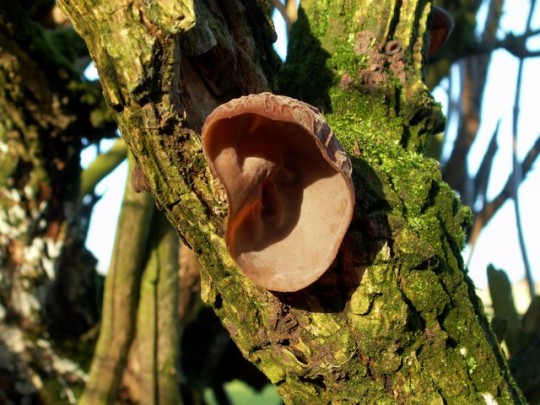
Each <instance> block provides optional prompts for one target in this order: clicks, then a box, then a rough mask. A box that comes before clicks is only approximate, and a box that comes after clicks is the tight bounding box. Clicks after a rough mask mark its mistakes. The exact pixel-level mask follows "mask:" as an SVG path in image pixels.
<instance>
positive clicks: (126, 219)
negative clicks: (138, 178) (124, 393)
mask: <svg viewBox="0 0 540 405" xmlns="http://www.w3.org/2000/svg"><path fill="white" fill-rule="evenodd" d="M154 210H155V209H154V206H153V201H152V198H151V196H149V195H147V194H136V193H135V192H134V191H133V190H131V185H130V184H129V182H128V184H127V185H126V190H125V193H124V200H123V205H122V210H121V212H120V218H119V219H118V226H117V237H116V240H115V245H114V250H113V257H112V261H111V265H110V268H109V273H108V276H107V281H106V284H105V293H104V297H103V315H102V320H101V327H100V335H99V340H98V343H97V346H96V350H95V353H94V357H93V361H92V367H91V369H90V375H89V380H88V384H87V386H86V389H85V391H84V395H83V396H82V398H81V401H80V403H81V404H101V403H109V402H113V401H114V400H115V399H116V397H117V394H118V390H119V387H120V382H121V379H122V375H123V371H124V368H125V366H126V362H127V358H128V353H129V349H130V347H131V344H132V342H133V339H134V337H135V333H136V319H137V312H138V304H139V296H140V295H139V289H140V283H141V277H142V273H143V269H144V267H145V260H146V255H147V252H148V251H149V248H147V245H148V238H149V229H150V224H151V222H152V214H153V213H154Z"/></svg>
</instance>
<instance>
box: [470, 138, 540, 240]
mask: <svg viewBox="0 0 540 405" xmlns="http://www.w3.org/2000/svg"><path fill="white" fill-rule="evenodd" d="M538 155H540V134H539V136H538V138H537V139H536V141H535V143H534V145H533V146H532V147H531V149H530V150H529V152H528V153H527V156H525V159H523V162H522V163H521V174H522V179H523V180H524V179H525V178H526V176H527V174H528V173H529V171H530V170H531V168H532V165H533V164H534V162H535V161H536V159H537V158H538ZM513 179H514V174H513V173H511V174H510V175H509V176H508V179H507V180H506V184H505V185H504V187H503V189H502V191H501V192H500V193H499V194H498V195H497V197H495V198H494V199H493V200H491V201H490V202H489V203H487V204H485V205H484V207H483V208H482V211H481V212H479V213H478V214H477V216H476V218H475V221H474V224H473V228H472V231H471V239H472V238H473V237H475V235H476V236H478V234H479V233H480V231H481V230H482V228H484V227H485V226H486V225H487V224H488V223H489V221H491V219H492V218H493V217H494V216H495V214H496V213H497V211H498V210H499V208H501V207H502V206H503V205H504V203H505V202H506V201H507V200H508V198H511V197H512V187H513V185H512V182H513Z"/></svg>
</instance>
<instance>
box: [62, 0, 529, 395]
mask: <svg viewBox="0 0 540 405" xmlns="http://www.w3.org/2000/svg"><path fill="white" fill-rule="evenodd" d="M61 5H62V7H63V8H64V10H65V11H66V13H67V14H68V16H69V17H70V18H71V21H72V22H73V24H74V26H75V27H76V29H77V30H78V32H79V33H80V34H81V36H82V37H83V38H84V39H85V40H86V42H87V45H88V47H89V49H90V52H91V54H92V55H93V58H94V60H95V63H96V66H97V68H98V71H99V73H100V77H101V80H102V85H103V88H104V94H105V97H106V99H107V102H108V104H109V106H110V107H111V109H112V110H113V111H114V114H115V118H116V120H117V121H118V124H119V127H120V130H121V133H122V135H123V136H124V138H125V139H126V142H127V143H128V145H129V147H130V149H131V151H132V152H133V154H134V156H135V158H136V159H137V161H138V163H139V164H140V166H141V168H142V169H143V170H144V172H145V173H146V176H147V177H148V180H149V181H150V183H151V185H152V189H153V194H154V196H155V198H156V201H157V203H158V204H159V206H160V207H161V208H162V209H163V210H164V211H165V212H166V214H167V216H168V218H169V220H170V221H171V222H172V223H173V224H174V226H175V228H176V230H177V231H178V232H179V233H180V234H181V236H182V237H183V239H184V240H185V241H186V242H187V244H189V245H190V246H191V247H192V248H193V249H194V250H195V252H196V253H197V254H198V256H199V260H200V263H201V264H202V266H203V269H202V271H201V279H202V296H203V299H204V300H205V301H206V302H207V303H209V304H210V305H212V306H213V307H214V310H215V312H216V313H217V314H218V316H219V317H220V318H221V320H222V322H223V324H224V325H225V327H226V328H227V329H228V330H229V332H230V334H231V336H232V338H233V339H234V341H235V342H236V344H237V345H238V347H239V348H240V350H241V351H242V353H243V354H244V356H245V357H246V358H248V359H249V360H250V361H251V362H253V363H254V364H256V365H257V366H258V367H259V368H260V369H261V370H262V371H263V372H264V373H265V374H266V375H267V376H268V378H269V379H270V380H271V381H272V382H273V383H274V384H276V385H277V387H278V390H279V392H280V394H281V395H282V397H283V399H284V400H285V402H287V403H329V402H332V403H340V402H353V403H355V402H356V403H417V402H419V401H420V402H422V403H448V402H460V403H481V402H489V401H490V400H495V401H497V402H499V403H513V402H515V403H521V402H524V401H523V398H522V396H521V394H520V393H519V389H518V388H517V387H516V385H515V383H514V381H513V379H512V377H511V376H510V373H509V371H508V366H507V364H506V362H505V360H504V357H503V355H502V353H501V352H500V350H499V348H498V346H497V342H496V339H495V338H494V335H493V333H492V332H491V330H490V327H489V325H488V323H487V320H486V318H485V316H484V314H483V310H482V306H481V303H480V302H479V300H478V299H477V297H476V296H475V294H474V288H473V286H472V283H471V282H470V280H469V279H468V277H467V276H466V274H465V272H464V269H463V261H462V259H461V256H460V250H461V248H462V246H463V242H464V227H465V226H467V225H468V224H469V222H470V211H469V210H468V209H466V208H464V207H462V206H461V205H460V203H459V201H458V200H457V199H456V197H455V195H454V193H453V191H452V190H451V189H450V188H449V187H448V186H447V185H446V184H445V183H444V182H443V181H442V180H441V176H440V173H439V170H438V166H437V163H436V162H435V161H432V160H429V159H426V158H424V157H422V155H421V154H420V153H419V152H421V151H422V150H423V148H424V146H425V144H426V142H427V141H428V139H429V136H430V135H432V134H434V133H435V132H436V131H438V130H440V129H441V125H442V123H443V119H442V117H441V114H440V111H439V110H438V108H437V106H436V104H435V103H434V102H433V100H432V99H431V97H430V96H429V94H428V92H427V89H426V87H425V85H424V84H423V81H422V79H423V71H424V68H425V66H424V61H425V58H424V52H425V49H426V48H427V45H426V30H427V27H428V23H429V14H430V2H428V1H424V0H410V1H407V0H403V1H399V2H398V1H392V0H387V1H381V2H372V1H367V0H364V1H362V0H357V1H348V2H339V3H335V2H334V3H331V2H327V1H318V2H315V1H308V0H304V1H302V6H303V8H304V12H302V11H300V13H299V18H298V21H297V23H296V24H295V26H294V28H293V30H292V32H291V44H290V47H289V58H288V61H287V63H286V65H285V67H284V68H283V69H282V71H281V72H280V74H279V84H280V86H281V87H280V90H282V91H284V92H287V93H288V94H289V95H292V96H295V97H298V98H300V97H301V98H303V99H304V100H305V101H308V102H310V103H312V104H314V105H317V106H318V107H320V108H321V109H322V110H323V111H324V112H325V114H326V118H327V120H328V122H329V123H330V126H331V127H332V128H333V130H334V132H335V134H336V136H337V137H338V138H339V140H340V141H341V143H342V144H343V145H344V147H345V148H346V149H347V150H348V151H349V152H350V154H351V156H352V161H353V166H354V183H355V189H356V194H357V206H356V211H355V215H354V218H353V222H352V224H351V227H350V229H349V231H348V234H347V236H346V238H345V240H344V242H343V244H342V247H341V250H340V253H339V255H338V258H337V260H336V262H335V263H334V265H333V266H332V267H331V268H330V269H329V270H328V271H327V272H326V273H325V275H323V276H322V277H321V279H320V280H319V281H317V282H316V283H315V284H313V285H312V286H310V287H308V288H306V289H304V290H301V291H299V292H297V293H281V294H277V293H271V292H269V291H266V290H263V289H261V288H259V287H257V286H255V285H254V284H253V283H251V282H250V281H249V280H248V279H246V278H245V277H244V276H243V275H242V273H241V272H240V271H239V270H238V269H237V268H236V267H235V265H234V263H233V261H232V260H231V258H230V257H229V255H228V253H227V250H226V247H225V245H224V242H223V239H222V235H223V231H224V223H225V215H226V205H225V203H224V201H223V200H224V199H223V197H222V195H223V194H222V193H223V191H222V190H221V188H220V186H219V184H218V183H217V182H216V180H215V179H214V178H213V177H212V176H211V173H210V172H209V170H208V169H207V166H206V163H205V161H204V158H203V155H202V153H201V147H200V140H199V137H198V136H197V133H198V132H199V131H200V127H201V125H202V122H203V120H204V118H205V116H206V115H207V114H208V113H209V112H210V111H211V110H212V108H213V107H215V106H216V105H218V104H220V103H221V102H223V101H226V100H228V99H230V98H231V97H234V96H239V95H241V94H247V93H255V92H260V91H263V90H269V89H271V88H273V87H274V90H277V88H275V85H274V81H273V80H274V78H275V75H274V73H275V70H276V67H277V66H276V62H275V60H276V59H275V56H274V54H273V52H272V50H271V42H272V40H273V38H274V34H273V32H272V30H271V26H270V24H269V21H268V10H267V8H266V2H264V1H255V0H246V1H243V2H240V1H235V0H227V1H223V2H213V1H210V0H209V1H204V2H203V1H201V2H196V4H195V5H194V4H193V3H192V2H189V1H183V2H178V1H176V2H175V1H167V0H161V1H156V2H152V3H151V4H150V5H145V4H144V3H138V2H135V3H133V2H128V1H124V0H117V1H110V0H108V1H104V0H103V1H89V0H62V1H61ZM391 41H397V47H396V42H392V43H391ZM294 254H301V252H294Z"/></svg>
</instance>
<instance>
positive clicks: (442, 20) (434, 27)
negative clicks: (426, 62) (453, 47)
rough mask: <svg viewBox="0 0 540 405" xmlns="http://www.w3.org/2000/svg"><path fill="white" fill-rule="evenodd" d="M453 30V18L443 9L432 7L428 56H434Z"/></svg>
mask: <svg viewBox="0 0 540 405" xmlns="http://www.w3.org/2000/svg"><path fill="white" fill-rule="evenodd" d="M453 29H454V18H453V17H452V16H451V15H450V13H449V12H448V11H446V10H445V9H444V8H441V7H437V6H433V11H432V14H431V27H430V29H429V35H430V41H429V49H428V56H433V55H435V54H436V53H437V52H438V51H439V50H440V49H441V48H442V47H443V45H444V44H445V43H446V41H448V38H449V37H450V34H451V33H452V31H453Z"/></svg>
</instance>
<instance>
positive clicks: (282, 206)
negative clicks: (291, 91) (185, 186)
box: [202, 93, 354, 291]
mask: <svg viewBox="0 0 540 405" xmlns="http://www.w3.org/2000/svg"><path fill="white" fill-rule="evenodd" d="M202 141H203V149H204V153H205V156H206V158H207V160H208V163H209V166H210V168H211V169H212V171H213V173H214V174H215V175H216V176H217V177H218V179H219V180H220V181H221V183H222V184H223V187H224V189H225V191H226V193H227V200H228V204H229V216H228V220H227V232H226V235H225V241H226V244H227V247H228V249H229V252H230V254H231V256H232V258H233V259H234V260H235V261H236V263H237V264H238V266H239V267H240V269H241V270H242V271H243V272H244V273H245V274H246V275H247V276H248V277H249V278H250V279H252V280H253V281H254V282H255V283H256V284H258V285H260V286H262V287H264V288H266V289H268V290H272V291H297V290H300V289H302V288H304V287H306V286H308V285H310V284H311V283H313V282H314V281H315V280H317V279H318V278H319V277H320V276H321V275H322V274H323V273H324V272H325V271H326V270H327V269H328V267H329V266H330V265H331V264H332V262H333V260H334V258H335V257H336V255H337V252H338V249H339V246H340V244H341V241H342V239H343V237H344V235H345V232H346V231H347V228H348V226H349V223H350V221H351V218H352V214H353V208H354V191H353V186H352V182H351V178H350V176H351V164H350V160H349V158H348V156H347V155H346V154H345V152H343V150H342V149H341V146H340V145H339V143H338V142H337V140H336V139H335V138H334V137H333V135H332V132H331V130H330V128H329V127H328V125H327V124H326V121H325V120H324V118H323V116H322V115H321V114H320V113H319V111H318V110H317V109H316V108H314V107H312V106H310V105H308V104H306V103H303V102H300V101H298V100H295V99H292V98H289V97H285V96H276V95H273V94H270V93H262V94H257V95H250V96H245V97H241V98H239V99H235V100H232V101H230V102H228V103H226V104H223V105H221V106H219V107H218V108H216V109H215V110H214V111H213V112H212V114H210V115H209V116H208V118H207V120H206V123H205V125H204V127H203V131H202Z"/></svg>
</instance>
